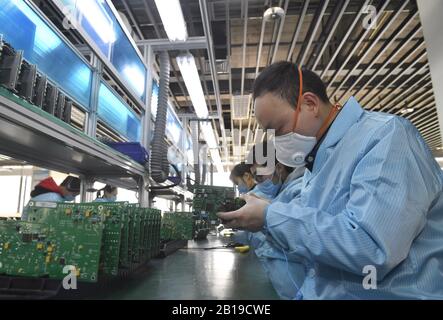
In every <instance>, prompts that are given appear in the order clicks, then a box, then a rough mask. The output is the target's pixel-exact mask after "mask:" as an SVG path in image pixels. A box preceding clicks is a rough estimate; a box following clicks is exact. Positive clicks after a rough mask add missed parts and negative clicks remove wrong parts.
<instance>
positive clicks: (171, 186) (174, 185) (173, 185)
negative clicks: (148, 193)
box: [149, 163, 182, 190]
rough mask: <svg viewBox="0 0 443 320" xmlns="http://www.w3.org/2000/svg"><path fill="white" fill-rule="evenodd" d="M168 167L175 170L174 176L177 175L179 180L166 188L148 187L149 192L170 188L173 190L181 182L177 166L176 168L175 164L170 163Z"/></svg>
mask: <svg viewBox="0 0 443 320" xmlns="http://www.w3.org/2000/svg"><path fill="white" fill-rule="evenodd" d="M170 166H171V167H173V168H174V170H175V172H176V174H177V177H178V178H179V179H178V181H177V182H175V183H173V184H169V185H167V186H152V187H151V186H150V187H149V189H150V190H164V189H170V188H173V187H176V186H178V185H179V184H180V183H181V182H182V176H181V173H180V171H179V170H178V168H177V166H176V165H175V164H172V163H170Z"/></svg>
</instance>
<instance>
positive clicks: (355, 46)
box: [327, 0, 398, 89]
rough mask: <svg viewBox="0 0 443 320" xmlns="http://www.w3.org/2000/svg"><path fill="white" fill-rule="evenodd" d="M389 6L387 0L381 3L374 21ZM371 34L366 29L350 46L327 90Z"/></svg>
mask: <svg viewBox="0 0 443 320" xmlns="http://www.w3.org/2000/svg"><path fill="white" fill-rule="evenodd" d="M388 4H389V0H387V1H386V2H384V3H383V6H382V7H381V8H380V10H378V12H377V16H376V18H375V19H379V18H380V16H381V15H382V14H383V11H384V10H385V8H386V7H387V6H388ZM397 14H398V13H397ZM370 32H372V30H371V29H370V28H368V29H366V30H365V31H364V32H363V34H362V35H361V36H360V38H359V40H358V41H357V43H356V44H354V45H353V46H352V49H351V51H350V52H347V53H346V59H345V61H343V63H342V64H341V66H340V68H339V69H338V70H337V71H336V72H335V74H334V76H333V77H332V79H329V81H328V82H329V83H328V85H327V89H329V88H331V86H332V84H333V83H334V82H335V80H336V79H337V77H338V75H339V74H340V72H341V71H342V70H343V69H344V68H345V67H346V65H347V64H348V62H349V61H350V60H351V58H352V57H353V56H354V53H355V51H356V50H357V49H358V48H359V46H360V44H361V43H362V41H363V40H364V39H365V38H366V36H367V35H368V34H369V33H370Z"/></svg>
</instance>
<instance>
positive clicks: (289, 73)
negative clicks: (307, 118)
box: [253, 61, 329, 108]
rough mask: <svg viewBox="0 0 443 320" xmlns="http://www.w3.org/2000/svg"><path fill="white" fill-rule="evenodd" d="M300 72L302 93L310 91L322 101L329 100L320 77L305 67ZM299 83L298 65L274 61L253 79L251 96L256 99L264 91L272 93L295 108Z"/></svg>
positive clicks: (264, 92)
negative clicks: (301, 75)
mask: <svg viewBox="0 0 443 320" xmlns="http://www.w3.org/2000/svg"><path fill="white" fill-rule="evenodd" d="M302 74H303V93H305V92H312V93H314V94H315V95H317V96H318V97H319V98H320V100H322V101H323V102H325V103H327V102H329V99H328V95H327V93H326V86H325V84H324V83H323V81H322V80H321V79H320V77H319V76H318V75H317V74H316V73H314V72H312V71H310V70H307V69H302ZM299 85H300V81H299V74H298V66H297V65H296V64H294V63H291V62H287V61H281V62H276V63H273V64H271V65H270V66H268V67H266V68H265V69H264V70H263V71H262V72H261V73H260V75H259V76H258V77H257V79H255V82H254V89H253V97H254V99H256V98H257V97H260V96H262V95H264V94H266V93H272V94H275V95H277V96H278V97H280V98H282V99H284V100H286V101H287V102H288V103H290V104H291V106H293V108H295V107H296V105H297V99H298V95H299V90H300V86H299Z"/></svg>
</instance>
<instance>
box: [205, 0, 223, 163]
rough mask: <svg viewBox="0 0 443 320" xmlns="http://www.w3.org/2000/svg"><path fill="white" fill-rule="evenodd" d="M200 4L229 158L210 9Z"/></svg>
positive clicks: (218, 109) (218, 111) (218, 110)
mask: <svg viewBox="0 0 443 320" xmlns="http://www.w3.org/2000/svg"><path fill="white" fill-rule="evenodd" d="M199 3H200V13H201V15H202V22H203V30H204V33H205V37H206V39H207V42H208V57H209V66H210V69H211V74H212V83H213V86H214V94H215V97H216V104H217V113H218V115H219V118H220V120H219V123H220V131H221V133H222V140H223V148H224V151H225V156H227V152H228V150H227V142H226V130H225V121H224V118H223V112H222V104H221V100H220V89H219V83H218V79H217V68H216V66H215V53H214V42H213V38H212V30H211V23H210V21H209V15H208V7H207V3H206V0H199Z"/></svg>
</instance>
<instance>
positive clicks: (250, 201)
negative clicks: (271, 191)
mask: <svg viewBox="0 0 443 320" xmlns="http://www.w3.org/2000/svg"><path fill="white" fill-rule="evenodd" d="M241 198H242V199H243V200H245V201H246V204H245V205H244V206H243V207H241V208H240V209H238V210H237V211H231V212H219V213H217V216H218V217H219V218H220V219H222V222H223V225H224V226H225V227H227V228H236V229H243V230H248V231H251V232H257V231H260V230H262V229H263V225H264V222H265V208H266V206H267V205H268V204H269V202H268V201H266V200H264V199H261V198H258V197H255V196H253V195H245V196H242V197H241Z"/></svg>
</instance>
